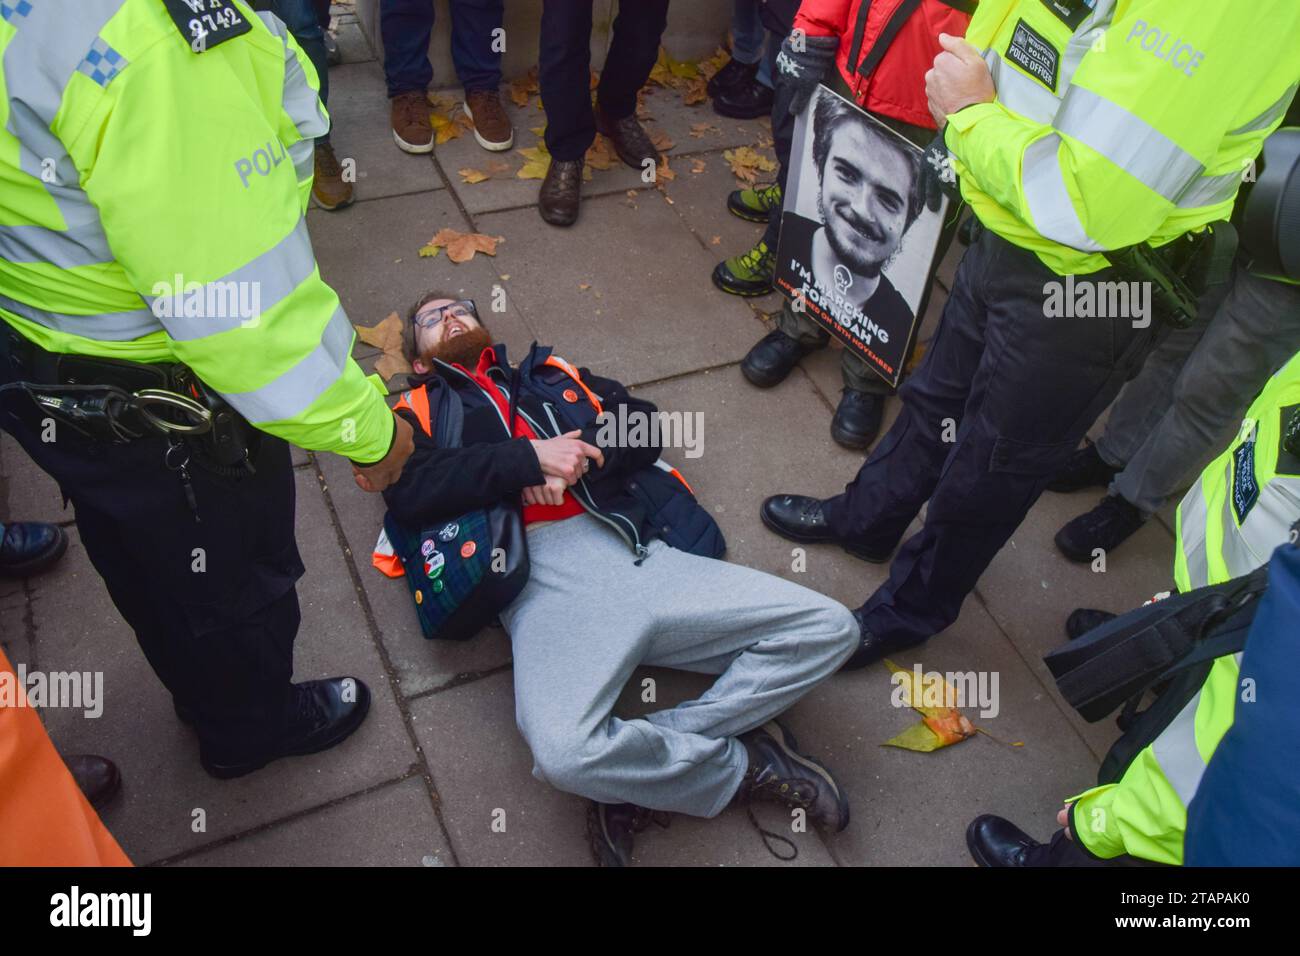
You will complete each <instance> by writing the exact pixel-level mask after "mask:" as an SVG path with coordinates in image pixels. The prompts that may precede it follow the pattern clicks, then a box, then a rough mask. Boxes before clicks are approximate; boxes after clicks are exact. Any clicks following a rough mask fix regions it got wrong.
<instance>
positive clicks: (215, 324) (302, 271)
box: [145, 219, 316, 342]
mask: <svg viewBox="0 0 1300 956" xmlns="http://www.w3.org/2000/svg"><path fill="white" fill-rule="evenodd" d="M315 271H316V257H315V255H314V254H313V252H312V247H311V237H310V236H309V235H308V234H307V220H306V219H299V220H298V225H296V226H295V227H294V228H293V231H292V232H290V233H289V234H288V235H287V236H285V237H284V238H283V239H281V240H280V241H279V242H278V243H276V244H275V245H274V246H272V247H271V248H270V249H268V250H267V251H266V252H264V253H262V254H261V255H260V256H258V257H257V258H256V259H253V260H252V261H251V262H248V263H246V264H244V265H242V266H240V267H239V268H238V269H235V270H234V271H233V272H230V273H227V274H226V275H225V276H222V277H221V278H220V279H215V280H213V281H212V282H207V283H204V284H203V286H202V287H201V288H198V289H196V290H194V291H193V292H186V291H185V290H183V289H173V290H171V294H170V296H145V302H146V303H147V304H148V306H149V308H150V310H152V314H154V315H157V314H159V313H165V307H166V306H170V312H171V315H170V316H166V317H165V318H161V319H158V320H155V321H161V322H162V324H163V325H164V326H166V328H167V334H168V335H169V336H171V337H172V338H173V339H175V340H177V341H182V342H183V341H188V340H191V339H201V338H204V337H205V336H208V335H216V334H217V333H219V332H228V331H230V330H231V329H236V328H239V327H240V326H242V325H245V324H247V323H248V321H249V320H250V319H252V318H254V316H250V315H247V314H244V313H243V312H242V311H240V310H239V309H238V308H233V309H232V308H230V307H229V306H230V305H231V303H233V304H234V305H235V306H239V305H241V304H243V303H247V302H249V301H251V300H255V301H256V306H257V310H258V313H259V314H260V313H262V312H268V311H270V310H271V309H273V308H274V307H275V306H276V305H277V304H279V303H280V302H282V301H284V300H285V299H286V298H287V297H288V296H289V295H291V294H292V293H293V291H294V290H295V289H297V288H298V286H300V285H302V283H303V282H304V281H305V280H307V279H308V278H310V277H311V276H312V274H313V273H314V272H315ZM181 278H182V279H183V278H184V277H183V276H182V277H181ZM250 290H251V291H250ZM167 298H170V299H171V302H170V303H168V302H166V301H164V300H165V299H167ZM185 303H194V304H196V305H197V306H198V309H197V311H198V312H199V313H200V314H199V315H189V316H187V315H184V314H183V312H184V311H186V310H185V309H184V308H183V306H184V304H185ZM214 303H219V304H221V305H223V306H226V307H225V308H220V309H217V310H212V309H210V308H209V305H210V304H214ZM214 311H215V312H216V314H213V313H214Z"/></svg>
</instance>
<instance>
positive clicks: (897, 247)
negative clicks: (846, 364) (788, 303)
mask: <svg viewBox="0 0 1300 956" xmlns="http://www.w3.org/2000/svg"><path fill="white" fill-rule="evenodd" d="M792 156H794V157H800V161H799V162H798V164H797V165H796V163H795V161H794V160H793V159H792V162H791V167H792V169H791V176H790V185H789V188H788V189H787V193H786V202H785V212H784V215H783V217H782V220H781V238H780V242H779V245H778V248H777V268H776V277H777V285H778V288H780V289H781V290H782V291H783V292H785V294H786V295H788V296H790V297H791V298H792V299H795V300H796V303H797V306H801V307H803V308H805V309H806V311H807V312H808V313H809V314H810V315H812V317H813V318H815V319H818V320H819V321H821V322H822V323H823V324H825V325H827V326H828V327H829V328H830V329H831V331H832V332H835V333H837V334H838V335H839V336H840V338H842V339H844V340H845V341H846V342H847V343H848V344H850V345H854V344H856V345H859V346H861V348H862V349H863V350H865V351H866V353H867V354H866V357H867V358H868V359H872V358H873V357H874V358H876V359H877V361H875V362H874V364H875V365H876V366H877V367H878V368H881V371H882V374H884V375H885V376H886V377H887V378H892V377H894V376H893V375H891V374H890V373H889V372H886V371H885V370H884V367H887V368H888V369H890V371H894V372H896V369H897V365H898V362H897V361H891V360H890V359H899V360H901V357H902V353H903V352H904V351H905V350H906V346H907V336H908V335H909V334H910V333H911V330H912V325H913V323H914V321H915V316H916V307H917V304H918V303H919V301H920V298H921V292H922V290H923V287H924V283H925V281H926V278H927V276H928V274H929V269H930V263H931V259H932V258H933V252H934V245H935V241H936V240H937V237H938V233H939V225H940V216H939V214H938V213H934V212H930V211H929V210H927V209H926V208H925V203H924V200H923V198H922V195H921V193H920V170H921V151H920V150H918V149H917V148H916V147H915V146H913V145H912V144H911V143H909V142H908V141H907V140H905V139H904V138H903V137H901V136H899V135H898V134H897V133H895V132H894V131H893V130H890V129H889V128H887V127H886V126H884V125H882V124H881V123H879V122H877V121H876V120H875V119H873V118H872V117H871V116H869V115H867V114H866V113H865V112H864V111H862V110H861V109H859V108H858V107H857V106H856V105H855V104H853V103H851V102H849V101H848V100H846V99H844V98H842V97H840V96H837V95H836V94H835V93H833V92H831V91H830V90H828V89H825V88H822V89H819V90H818V92H817V95H816V96H815V97H814V98H813V100H812V102H811V103H810V105H809V107H808V109H807V110H806V111H805V113H804V114H803V115H802V116H800V117H799V119H798V121H797V122H796V127H795V134H794V146H793V149H792ZM914 233H917V235H916V236H915V238H916V240H917V241H916V243H915V253H913V241H912V240H913V237H914ZM782 280H784V281H782ZM887 357H888V358H887Z"/></svg>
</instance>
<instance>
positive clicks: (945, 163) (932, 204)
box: [918, 132, 961, 212]
mask: <svg viewBox="0 0 1300 956" xmlns="http://www.w3.org/2000/svg"><path fill="white" fill-rule="evenodd" d="M918 191H919V192H920V194H921V199H922V200H923V201H924V202H925V205H926V208H928V209H929V210H930V211H931V212H938V211H939V207H940V206H942V205H943V197H944V196H947V197H948V198H949V199H951V200H952V201H953V202H960V201H961V187H960V185H959V184H958V181H957V170H956V169H954V168H953V165H952V159H951V157H950V156H949V155H948V147H947V146H946V145H945V144H944V141H943V133H942V132H940V133H939V134H938V135H937V136H935V138H934V139H933V140H932V141H931V142H930V145H929V146H927V147H926V149H925V155H924V156H922V157H921V182H920V184H919V186H918Z"/></svg>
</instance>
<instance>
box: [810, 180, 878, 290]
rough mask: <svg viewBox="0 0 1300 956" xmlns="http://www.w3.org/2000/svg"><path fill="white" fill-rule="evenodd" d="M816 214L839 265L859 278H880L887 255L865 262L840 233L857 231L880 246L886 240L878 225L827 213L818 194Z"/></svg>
mask: <svg viewBox="0 0 1300 956" xmlns="http://www.w3.org/2000/svg"><path fill="white" fill-rule="evenodd" d="M817 214H818V215H819V216H821V220H822V223H823V224H824V225H825V227H826V241H827V242H828V243H830V247H831V251H832V252H834V253H835V257H836V258H837V259H839V261H840V262H842V263H844V265H845V266H846V267H847V268H848V269H850V270H851V271H852V272H854V273H855V274H857V275H860V276H862V277H863V278H867V279H873V278H875V277H876V276H878V275H880V270H881V269H883V268H884V266H885V263H886V262H887V261H888V260H889V258H890V256H885V257H883V258H879V259H874V258H871V259H869V258H867V256H866V255H864V254H863V251H862V250H861V249H860V248H858V247H857V246H856V245H854V244H853V243H852V242H850V241H849V240H848V239H847V238H846V237H845V236H844V234H843V232H842V230H850V231H853V232H857V233H860V234H861V235H863V236H866V237H867V238H868V239H870V240H871V241H872V242H874V243H876V244H877V245H883V244H884V243H885V241H886V238H887V237H886V236H885V233H884V231H883V230H881V228H880V227H879V226H877V225H876V224H875V223H873V222H868V221H866V220H861V219H857V218H856V216H854V217H853V218H852V219H846V218H845V217H843V216H841V215H839V214H838V213H835V212H833V211H832V212H829V213H828V212H827V210H826V203H825V200H824V199H823V198H822V195H821V193H818V194H817ZM850 215H852V213H850Z"/></svg>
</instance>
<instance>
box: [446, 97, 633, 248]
mask: <svg viewBox="0 0 1300 956" xmlns="http://www.w3.org/2000/svg"><path fill="white" fill-rule="evenodd" d="M438 93H439V94H440V95H442V96H444V97H452V98H454V99H455V101H456V105H455V107H454V109H453V113H452V115H453V116H454V115H456V113H459V112H460V108H461V106H460V104H461V102H462V99H463V98H462V94H461V91H460V90H459V89H444V90H439V91H438ZM502 102H503V103H504V104H505V107H506V113H507V115H508V116H509V117H510V121H511V124H512V125H513V126H514V130H515V142H514V146H512V147H511V148H510V149H509V150H506V151H503V152H489V151H488V150H485V149H483V148H482V147H481V146H479V145H478V142H477V141H476V140H475V139H474V136H473V134H472V133H465V134H463V135H461V136H459V137H457V138H456V139H453V140H449V141H447V142H446V143H443V144H442V145H441V146H438V147H437V148H436V151H435V154H436V156H437V158H438V163H439V164H440V165H441V166H442V170H443V174H444V175H445V176H446V177H447V181H448V182H449V183H450V184H451V188H452V190H453V191H455V193H456V195H457V196H458V197H459V199H460V201H461V202H462V203H464V205H465V210H466V211H467V212H468V213H469V214H470V215H471V216H478V215H479V214H480V213H485V212H491V211H495V210H502V209H521V208H528V209H531V210H533V218H535V219H538V221H539V222H540V221H541V220H540V218H539V217H538V215H537V212H536V208H535V207H536V204H537V191H538V190H539V189H540V188H541V186H542V181H541V180H540V179H520V178H518V177H517V176H516V175H515V174H516V173H517V172H518V171H519V170H520V169H521V168H522V167H523V165H524V163H525V161H526V160H525V158H524V156H523V155H521V154H520V153H519V150H520V149H531V148H533V147H535V146H537V145H538V144H539V142H540V139H541V137H540V135H539V134H538V133H536V132H534V130H536V129H540V128H541V127H543V126H544V125H545V124H546V114H545V113H543V112H542V111H541V110H540V109H538V108H537V96H536V94H534V95H533V96H532V97H531V98H530V100H529V105H528V106H527V107H519V106H516V105H515V104H514V103H513V102H512V101H511V100H510V97H509V95H508V91H507V89H506V88H504V87H503V89H502ZM502 165H504V166H506V167H508V169H506V170H503V171H500V172H496V173H494V174H493V177H492V178H491V179H489V180H487V181H485V182H481V183H473V184H470V183H466V182H464V180H463V178H462V177H461V176H460V175H459V173H458V171H459V170H461V169H477V170H480V171H482V172H485V173H487V172H491V171H492V170H493V169H494V168H496V167H497V166H502ZM591 172H592V178H591V180H590V181H586V182H583V184H582V195H583V196H584V197H590V196H602V195H607V194H609V193H621V192H624V191H625V190H628V189H639V188H641V187H642V186H644V185H645V183H643V182H642V181H641V173H640V170H634V169H632V168H631V167H629V166H625V165H624V164H623V163H621V162H620V163H615V165H614V166H613V168H611V169H593V170H592V171H591ZM548 228H549V227H548Z"/></svg>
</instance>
